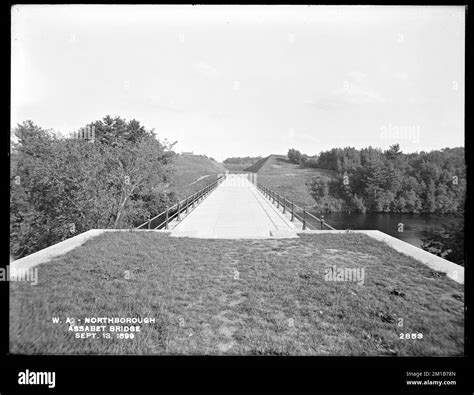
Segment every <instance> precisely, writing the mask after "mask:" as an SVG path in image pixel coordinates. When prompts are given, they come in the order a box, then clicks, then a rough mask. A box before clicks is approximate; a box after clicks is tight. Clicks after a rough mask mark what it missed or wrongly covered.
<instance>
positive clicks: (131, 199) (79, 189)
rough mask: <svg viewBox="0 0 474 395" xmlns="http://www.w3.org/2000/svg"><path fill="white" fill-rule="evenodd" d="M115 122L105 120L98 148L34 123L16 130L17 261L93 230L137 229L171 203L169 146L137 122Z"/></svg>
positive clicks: (13, 207) (13, 199) (14, 243)
mask: <svg viewBox="0 0 474 395" xmlns="http://www.w3.org/2000/svg"><path fill="white" fill-rule="evenodd" d="M110 120H111V118H110V117H106V118H104V124H107V125H108V126H107V130H106V132H104V133H106V134H103V135H101V136H99V138H98V139H96V142H95V143H94V144H91V143H89V142H86V141H84V140H78V139H71V138H69V139H64V138H58V137H56V136H55V135H54V134H52V133H50V132H48V131H45V130H43V129H42V128H40V127H38V126H36V125H34V124H33V123H32V122H30V121H28V122H24V123H23V124H21V125H18V126H17V127H16V128H15V130H14V133H15V134H16V136H17V137H18V143H17V144H15V145H14V146H13V152H12V156H13V157H14V160H13V161H12V163H14V164H15V166H14V168H12V178H11V191H12V192H11V210H10V213H11V250H12V253H13V254H14V255H15V256H17V257H20V256H23V255H25V254H29V253H31V252H34V251H36V250H38V249H41V248H44V247H47V246H49V245H51V244H54V243H56V242H58V241H61V240H64V239H66V238H68V237H71V236H72V235H73V234H75V233H77V232H83V231H86V230H89V229H92V228H114V227H115V228H127V227H133V226H134V225H136V222H137V220H140V219H141V218H145V217H147V216H148V215H152V214H156V213H157V212H159V211H161V209H162V208H164V206H165V205H166V204H167V202H168V201H169V199H171V198H173V197H172V196H171V195H170V194H169V193H168V192H167V190H166V184H167V183H168V182H169V181H170V177H171V176H172V161H173V158H174V153H173V152H172V151H171V146H169V145H167V144H163V143H160V142H159V141H158V140H157V139H156V138H155V137H154V135H153V133H151V132H147V131H144V129H143V128H142V127H140V126H139V123H138V122H128V123H127V122H125V121H123V120H120V119H117V118H116V119H115V120H114V121H113V122H112V123H111V122H110ZM95 124H98V123H97V122H96V123H95ZM115 127H117V129H114V128H115ZM135 132H136V133H137V134H138V135H139V137H137V136H135V135H134V134H133V133H135ZM96 137H97V133H96Z"/></svg>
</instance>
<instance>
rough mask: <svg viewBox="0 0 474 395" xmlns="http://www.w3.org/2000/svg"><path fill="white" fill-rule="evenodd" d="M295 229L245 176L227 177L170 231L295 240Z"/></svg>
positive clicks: (174, 233)
mask: <svg viewBox="0 0 474 395" xmlns="http://www.w3.org/2000/svg"><path fill="white" fill-rule="evenodd" d="M296 230H297V228H296V227H295V226H294V225H293V223H292V222H291V221H289V219H288V218H287V217H285V215H283V214H282V213H281V212H279V211H278V210H277V208H276V207H275V206H273V205H272V204H271V203H270V202H269V201H268V200H267V199H266V198H265V197H264V196H263V195H262V194H261V193H260V192H259V191H258V189H257V188H256V187H255V185H253V184H252V183H251V182H250V181H249V180H248V179H247V178H246V177H242V176H238V175H229V176H228V177H227V178H226V179H225V180H224V181H223V182H222V183H221V184H220V185H219V186H218V187H217V188H216V189H215V190H214V191H213V192H212V193H211V194H210V195H209V196H208V197H207V198H206V199H205V200H204V201H203V202H202V203H201V204H200V205H199V206H198V207H197V208H196V209H195V210H193V211H192V212H191V213H190V214H189V215H188V216H187V217H186V218H184V219H183V220H182V221H181V222H180V223H179V224H177V225H176V227H175V228H174V229H173V230H172V232H171V236H173V237H199V238H222V239H233V238H245V239H259V238H270V237H277V238H280V237H284V238H287V237H298V236H297V234H296Z"/></svg>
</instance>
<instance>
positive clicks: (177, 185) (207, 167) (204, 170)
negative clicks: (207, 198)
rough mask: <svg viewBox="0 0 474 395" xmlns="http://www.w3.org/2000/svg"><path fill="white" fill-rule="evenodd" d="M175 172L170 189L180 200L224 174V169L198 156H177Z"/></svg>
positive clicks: (218, 164)
mask: <svg viewBox="0 0 474 395" xmlns="http://www.w3.org/2000/svg"><path fill="white" fill-rule="evenodd" d="M175 168H176V172H175V175H174V177H173V182H172V183H171V185H170V189H171V190H174V191H176V193H177V194H178V196H179V197H180V198H184V197H186V196H189V195H191V194H193V193H194V192H197V191H198V190H199V189H201V188H203V187H204V186H206V185H208V184H210V183H212V182H213V181H215V180H216V179H217V176H218V174H224V173H225V172H226V169H225V168H224V166H222V164H221V163H218V162H215V161H212V160H210V159H207V158H205V157H204V156H199V155H178V156H177V157H176V162H175Z"/></svg>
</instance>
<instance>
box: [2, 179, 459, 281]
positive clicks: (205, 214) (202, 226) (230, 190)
mask: <svg viewBox="0 0 474 395" xmlns="http://www.w3.org/2000/svg"><path fill="white" fill-rule="evenodd" d="M252 178H253V177H252V175H251V174H228V175H227V176H226V177H225V179H224V180H223V181H222V182H221V183H220V184H219V185H217V187H215V188H214V189H213V190H210V192H208V193H206V195H205V196H204V197H202V198H199V199H198V200H199V202H197V205H196V206H195V205H194V204H193V206H195V208H193V209H192V210H190V211H189V210H187V209H186V210H184V208H183V206H181V210H180V212H181V217H180V218H179V219H178V218H177V217H175V218H174V219H173V220H170V222H169V224H168V225H169V226H168V227H167V228H165V229H158V230H156V229H146V228H142V229H140V227H139V228H137V229H134V230H132V229H91V230H89V231H87V232H84V233H81V234H79V235H77V236H74V237H72V238H70V239H67V240H64V241H62V242H60V243H58V244H55V245H52V246H50V247H47V248H45V249H43V250H41V251H38V252H35V253H33V254H31V255H28V256H26V257H24V258H21V259H18V260H16V261H14V262H11V263H10V265H11V270H12V272H16V273H22V272H25V271H27V270H29V269H31V268H32V267H34V266H36V265H38V264H41V263H44V262H48V261H51V260H53V259H55V258H56V257H58V256H61V255H63V254H65V253H67V252H69V251H71V250H73V249H74V248H77V247H78V246H80V245H82V244H84V243H85V242H86V241H87V240H89V239H91V238H93V237H96V236H98V235H99V234H102V233H104V232H119V231H126V232H127V231H138V232H142V231H145V232H146V231H151V232H165V233H170V236H171V237H194V238H202V239H272V238H299V236H298V235H302V234H308V233H314V234H322V233H330V234H345V233H348V232H350V233H363V234H366V235H367V236H369V237H372V238H374V239H376V240H378V241H381V242H383V243H386V244H388V245H389V246H390V247H392V248H393V249H395V250H397V251H399V252H401V253H402V254H405V255H408V256H411V257H412V258H414V259H416V260H417V261H419V262H421V263H423V264H424V265H426V266H428V267H430V268H431V269H433V270H436V271H439V272H444V273H446V274H447V276H448V277H450V278H451V279H453V280H455V281H457V282H459V283H461V284H462V283H464V268H463V267H462V266H459V265H457V264H455V263H453V262H449V261H447V260H446V259H443V258H441V257H438V256H436V255H433V254H431V253H429V252H427V251H424V250H422V249H420V248H418V247H415V246H413V245H411V244H408V243H406V242H404V241H402V240H399V239H397V238H395V237H392V236H389V235H387V234H385V233H383V232H380V231H377V230H356V231H352V230H351V231H348V230H335V229H334V228H331V227H330V226H329V227H330V230H309V229H307V228H306V230H304V229H303V223H302V222H300V220H299V219H301V217H298V218H297V215H296V214H295V216H294V217H293V216H292V215H291V214H290V213H289V212H288V211H286V213H285V212H284V210H282V209H281V208H278V202H277V204H274V203H272V201H271V200H270V198H269V195H267V196H264V193H263V192H262V189H261V188H260V189H259V188H257V186H256V185H255V183H254V180H252ZM214 185H215V184H214ZM186 207H187V205H186ZM308 215H310V214H308ZM326 226H327V224H326Z"/></svg>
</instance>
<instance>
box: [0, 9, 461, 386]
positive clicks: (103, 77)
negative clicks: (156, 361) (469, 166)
mask: <svg viewBox="0 0 474 395" xmlns="http://www.w3.org/2000/svg"><path fill="white" fill-rule="evenodd" d="M466 11H467V8H466V7H465V6H375V5H372V6H356V5H354V6H343V5H334V6H322V5H321V6H318V5H314V6H307V5H304V6H303V5H295V6H290V5H111V4H109V5H98V4H75V5H72V4H69V5H66V4H63V5H45V4H43V5H24V4H20V5H13V6H12V7H11V106H10V111H11V112H10V117H11V122H10V124H11V127H10V149H9V161H10V245H9V247H10V262H9V265H7V266H6V269H2V271H3V272H2V273H1V275H2V280H4V281H9V289H10V291H9V296H10V300H9V326H8V328H9V329H8V331H9V345H8V347H9V353H10V354H11V355H17V356H31V355H37V356H38V355H41V356H58V355H60V356H71V355H75V356H220V357H221V356H222V357H223V356H280V357H301V356H307V357H375V358H381V359H382V357H385V358H384V360H385V359H386V358H387V357H388V358H389V359H397V358H400V357H464V356H465V355H466V350H465V346H466V345H465V292H464V268H465V266H466V264H467V255H466V253H465V236H464V228H465V227H464V223H465V205H466V189H467V179H466V160H465V73H466V72H467V70H466V68H465V48H466V47H465V29H466V26H465V23H466ZM224 359H225V358H224ZM435 373H436V372H431V373H430V374H427V375H425V376H423V377H420V374H418V373H417V372H413V374H410V373H409V372H408V373H407V376H406V381H407V382H406V386H407V387H410V386H413V387H416V386H422V385H424V386H425V387H426V385H428V386H431V385H432V386H436V387H443V389H449V386H450V385H451V386H455V385H456V372H455V371H449V370H446V371H443V372H442V374H441V373H440V375H439V377H438V375H437V374H435ZM45 377H46V376H45ZM49 379H50V381H47V380H46V378H45V380H46V381H45V383H42V384H44V385H45V386H47V385H48V384H49V386H50V388H51V385H53V381H54V380H53V379H52V378H51V377H50V378H49ZM18 380H22V381H23V382H22V383H20V382H19V384H28V380H30V381H31V380H33V384H34V380H35V376H34V375H33V376H31V372H25V374H24V375H23V376H21V378H19V379H18ZM36 380H38V378H36ZM30 384H31V382H30Z"/></svg>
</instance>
